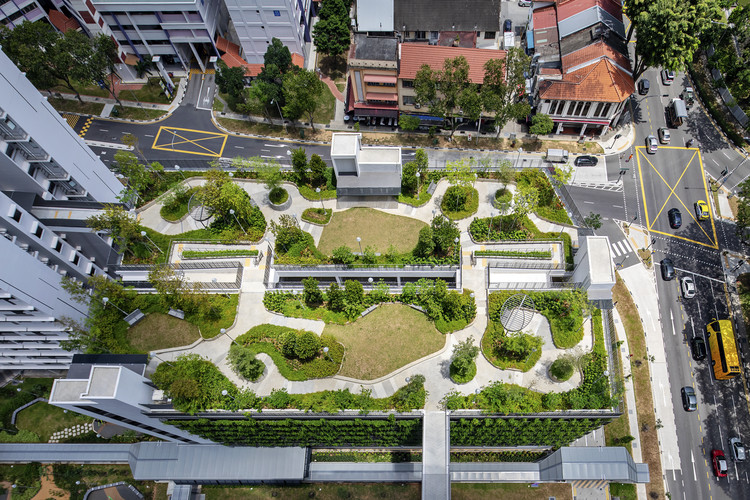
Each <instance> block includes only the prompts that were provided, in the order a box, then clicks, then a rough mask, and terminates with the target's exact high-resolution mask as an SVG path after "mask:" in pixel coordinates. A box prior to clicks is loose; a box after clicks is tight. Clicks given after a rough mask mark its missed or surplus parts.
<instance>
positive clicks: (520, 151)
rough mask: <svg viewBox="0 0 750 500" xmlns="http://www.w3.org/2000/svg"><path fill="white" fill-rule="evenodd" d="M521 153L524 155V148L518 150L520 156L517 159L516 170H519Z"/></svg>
mask: <svg viewBox="0 0 750 500" xmlns="http://www.w3.org/2000/svg"><path fill="white" fill-rule="evenodd" d="M521 153H523V148H518V156H517V157H516V169H518V162H519V161H521Z"/></svg>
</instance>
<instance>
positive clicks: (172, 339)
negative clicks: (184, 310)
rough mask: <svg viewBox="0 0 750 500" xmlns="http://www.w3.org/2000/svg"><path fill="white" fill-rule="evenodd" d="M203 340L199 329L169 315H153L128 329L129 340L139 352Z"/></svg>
mask: <svg viewBox="0 0 750 500" xmlns="http://www.w3.org/2000/svg"><path fill="white" fill-rule="evenodd" d="M199 338H201V336H200V332H199V331H198V327H197V326H195V325H194V324H192V323H188V322H187V321H184V320H181V319H177V318H174V317H172V316H169V315H168V314H163V313H156V312H155V313H151V314H149V315H147V316H146V317H145V318H143V319H142V320H141V321H140V322H139V323H138V324H136V325H135V326H131V327H130V328H129V329H128V340H130V345H132V346H133V347H134V348H135V349H137V350H138V351H139V352H151V351H155V350H157V349H168V348H170V347H179V346H184V345H189V344H192V343H193V342H195V341H196V340H198V339H199Z"/></svg>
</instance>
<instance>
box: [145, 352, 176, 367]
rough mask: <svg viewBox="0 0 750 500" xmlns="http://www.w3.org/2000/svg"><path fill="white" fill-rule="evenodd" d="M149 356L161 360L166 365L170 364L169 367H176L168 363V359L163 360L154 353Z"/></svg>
mask: <svg viewBox="0 0 750 500" xmlns="http://www.w3.org/2000/svg"><path fill="white" fill-rule="evenodd" d="M149 355H150V356H151V357H152V358H156V359H158V360H159V361H161V362H162V363H166V364H168V365H169V366H174V365H173V364H172V363H170V362H169V361H167V360H166V359H162V358H160V357H159V356H157V354H156V353H154V352H150V353H149Z"/></svg>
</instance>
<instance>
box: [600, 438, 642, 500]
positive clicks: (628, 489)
mask: <svg viewBox="0 0 750 500" xmlns="http://www.w3.org/2000/svg"><path fill="white" fill-rule="evenodd" d="M605 429H606V427H605ZM609 497H610V498H613V497H617V498H619V499H620V500H637V499H638V493H637V492H636V489H635V485H634V484H623V483H609Z"/></svg>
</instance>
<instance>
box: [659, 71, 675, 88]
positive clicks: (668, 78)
mask: <svg viewBox="0 0 750 500" xmlns="http://www.w3.org/2000/svg"><path fill="white" fill-rule="evenodd" d="M673 81H674V71H672V70H671V69H663V70H661V82H662V83H663V84H664V85H672V82H673Z"/></svg>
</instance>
